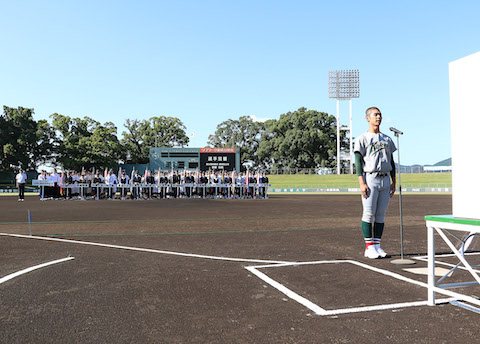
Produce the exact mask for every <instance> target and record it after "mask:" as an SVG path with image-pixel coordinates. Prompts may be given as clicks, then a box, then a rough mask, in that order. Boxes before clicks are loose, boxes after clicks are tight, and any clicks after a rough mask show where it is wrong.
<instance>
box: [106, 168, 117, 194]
mask: <svg viewBox="0 0 480 344" xmlns="http://www.w3.org/2000/svg"><path fill="white" fill-rule="evenodd" d="M108 184H110V185H112V188H111V190H112V193H111V198H115V194H116V193H117V184H118V179H117V176H116V175H115V173H114V172H113V170H110V173H109V177H108Z"/></svg>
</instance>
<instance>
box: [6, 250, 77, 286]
mask: <svg viewBox="0 0 480 344" xmlns="http://www.w3.org/2000/svg"><path fill="white" fill-rule="evenodd" d="M72 259H75V258H74V257H67V258H62V259H57V260H54V261H51V262H47V263H43V264H40V265H35V266H32V267H29V268H27V269H23V270H20V271H17V272H14V273H13V274H10V275H7V276H5V277H2V278H0V284H2V283H5V282H6V281H9V280H11V279H12V278H15V277H18V276H20V275H23V274H26V273H28V272H30V271H33V270H37V269H41V268H44V267H46V266H49V265H53V264H58V263H63V262H66V261H68V260H72Z"/></svg>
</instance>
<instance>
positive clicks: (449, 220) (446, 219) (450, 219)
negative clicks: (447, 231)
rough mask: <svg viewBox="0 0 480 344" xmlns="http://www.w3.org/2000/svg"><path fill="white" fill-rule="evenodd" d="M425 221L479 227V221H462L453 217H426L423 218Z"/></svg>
mask: <svg viewBox="0 0 480 344" xmlns="http://www.w3.org/2000/svg"><path fill="white" fill-rule="evenodd" d="M425 220H426V221H436V222H446V223H456V224H460V225H471V226H480V219H463V218H459V217H453V215H428V216H425Z"/></svg>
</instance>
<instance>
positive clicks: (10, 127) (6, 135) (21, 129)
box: [0, 106, 55, 171]
mask: <svg viewBox="0 0 480 344" xmlns="http://www.w3.org/2000/svg"><path fill="white" fill-rule="evenodd" d="M33 114H34V110H33V109H28V108H23V107H18V108H10V107H8V106H4V107H3V115H1V116H0V147H2V150H1V152H0V153H1V154H0V169H1V170H2V171H9V170H11V169H12V168H22V169H24V170H33V169H36V168H37V167H38V165H40V164H42V163H45V162H47V161H50V160H52V159H53V145H52V144H53V141H54V139H55V132H54V130H53V129H52V127H51V126H50V125H49V124H48V122H47V121H45V120H40V121H38V122H36V121H35V120H34V119H33Z"/></svg>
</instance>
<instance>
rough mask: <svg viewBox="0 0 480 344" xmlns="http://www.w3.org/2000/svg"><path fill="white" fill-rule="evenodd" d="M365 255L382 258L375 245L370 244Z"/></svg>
mask: <svg viewBox="0 0 480 344" xmlns="http://www.w3.org/2000/svg"><path fill="white" fill-rule="evenodd" d="M365 257H367V258H370V259H377V258H380V254H379V253H378V252H377V250H376V249H375V247H373V246H369V247H367V248H366V249H365Z"/></svg>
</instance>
